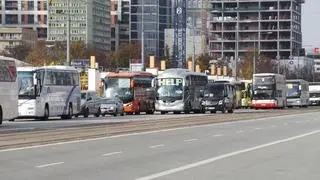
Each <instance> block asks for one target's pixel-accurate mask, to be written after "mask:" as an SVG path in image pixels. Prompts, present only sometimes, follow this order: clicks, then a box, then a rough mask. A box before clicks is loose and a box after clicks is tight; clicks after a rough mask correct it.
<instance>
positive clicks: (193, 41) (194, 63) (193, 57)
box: [192, 6, 196, 71]
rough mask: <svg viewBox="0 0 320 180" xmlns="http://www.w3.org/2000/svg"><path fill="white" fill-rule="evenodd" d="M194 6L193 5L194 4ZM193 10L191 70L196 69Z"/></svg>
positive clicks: (193, 16)
mask: <svg viewBox="0 0 320 180" xmlns="http://www.w3.org/2000/svg"><path fill="white" fill-rule="evenodd" d="M194 7H195V6H194ZM194 11H195V10H193V13H192V26H193V28H192V31H193V36H192V43H193V55H192V71H196V70H195V69H196V45H195V33H196V30H195V26H196V23H195V12H194Z"/></svg>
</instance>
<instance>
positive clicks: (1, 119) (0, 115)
mask: <svg viewBox="0 0 320 180" xmlns="http://www.w3.org/2000/svg"><path fill="white" fill-rule="evenodd" d="M2 121H3V115H2V108H1V107H0V124H2Z"/></svg>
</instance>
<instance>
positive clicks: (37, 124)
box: [0, 110, 272, 134]
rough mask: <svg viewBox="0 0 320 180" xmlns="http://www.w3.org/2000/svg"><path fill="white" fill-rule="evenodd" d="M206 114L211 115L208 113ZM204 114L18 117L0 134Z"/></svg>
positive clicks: (2, 126) (0, 128) (6, 123)
mask: <svg viewBox="0 0 320 180" xmlns="http://www.w3.org/2000/svg"><path fill="white" fill-rule="evenodd" d="M269 111H270V112H271V111H272V110H258V111H256V110H236V111H235V113H257V112H269ZM206 115H208V116H209V115H211V114H209V113H207V114H206ZM196 116H203V114H172V113H171V114H166V115H161V114H160V113H156V114H154V115H147V114H141V115H126V116H117V117H114V116H106V117H93V116H92V117H89V118H83V117H78V118H73V119H71V120H61V119H59V118H51V119H50V120H48V121H40V120H34V119H18V120H16V121H15V122H9V121H5V122H3V124H2V125H1V126H0V134H1V133H7V132H24V131H34V130H50V129H58V128H68V127H77V126H90V125H100V124H106V123H119V122H130V121H141V120H160V119H171V118H181V117H196Z"/></svg>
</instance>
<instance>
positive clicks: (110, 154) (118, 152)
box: [102, 151, 122, 156]
mask: <svg viewBox="0 0 320 180" xmlns="http://www.w3.org/2000/svg"><path fill="white" fill-rule="evenodd" d="M117 154H122V151H117V152H111V153H106V154H103V155H102V156H112V155H117Z"/></svg>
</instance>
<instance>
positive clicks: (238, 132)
mask: <svg viewBox="0 0 320 180" xmlns="http://www.w3.org/2000/svg"><path fill="white" fill-rule="evenodd" d="M243 132H244V131H243V130H239V131H236V133H237V134H241V133H243Z"/></svg>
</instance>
